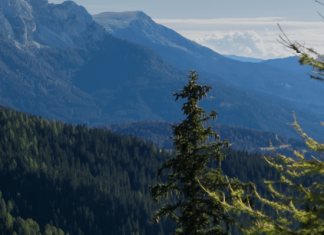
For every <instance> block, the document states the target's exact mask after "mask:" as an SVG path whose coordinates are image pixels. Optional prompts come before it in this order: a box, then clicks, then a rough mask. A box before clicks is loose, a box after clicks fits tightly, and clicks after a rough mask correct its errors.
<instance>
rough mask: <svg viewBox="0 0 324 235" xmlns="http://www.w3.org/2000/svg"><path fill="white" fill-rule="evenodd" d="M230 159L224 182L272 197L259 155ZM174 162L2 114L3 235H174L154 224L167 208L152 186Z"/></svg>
mask: <svg viewBox="0 0 324 235" xmlns="http://www.w3.org/2000/svg"><path fill="white" fill-rule="evenodd" d="M224 153H225V155H226V156H227V157H226V160H225V161H224V162H223V163H222V170H223V172H224V174H226V175H228V176H229V177H231V178H233V177H237V178H239V179H240V180H241V181H242V182H249V181H252V182H254V183H256V185H257V186H258V191H259V192H260V194H261V195H262V196H265V197H268V196H269V195H267V193H266V192H267V191H266V189H265V186H264V184H263V180H264V179H265V178H267V177H271V178H272V179H276V178H278V177H279V174H278V173H277V172H276V170H275V169H272V168H270V166H269V164H267V163H266V162H265V161H264V159H263V158H261V155H259V154H249V153H248V152H247V151H237V150H234V149H231V148H229V149H226V150H224ZM172 154H175V152H174V151H169V150H165V149H164V148H162V149H161V148H159V147H157V146H156V145H155V144H153V143H151V142H149V141H145V140H143V139H142V140H141V139H139V138H138V137H133V136H127V135H122V134H114V133H112V132H111V131H107V130H102V129H98V128H94V129H89V128H87V126H85V125H77V126H73V125H71V124H66V123H63V122H58V121H55V120H51V121H49V120H47V119H43V118H41V117H37V116H34V115H28V114H24V113H21V112H18V111H14V110H11V109H9V108H5V107H2V106H1V107H0V191H1V199H0V231H1V232H0V234H1V235H7V234H17V235H20V234H23V235H25V234H26V235H27V234H54V235H56V234H59V235H61V234H67V233H68V234H69V235H88V234H89V235H90V234H98V235H100V234H134V235H137V234H141V235H145V234H147V235H148V234H149V235H151V234H158V235H167V234H171V233H172V232H173V231H174V230H175V224H174V223H173V222H171V221H170V220H167V219H162V220H161V222H160V223H159V224H153V223H152V218H153V215H154V213H155V211H156V210H157V209H158V208H159V207H160V206H161V205H162V204H163V201H161V202H160V203H159V204H156V203H154V202H153V200H152V197H151V193H150V192H149V186H150V185H153V184H154V183H156V182H158V181H159V180H165V179H163V178H162V179H158V178H157V177H156V175H157V171H158V169H159V168H160V167H161V166H162V164H163V162H164V161H165V160H167V159H169V158H171V157H172ZM210 167H216V165H215V166H214V165H213V163H210ZM217 167H218V165H217ZM306 180H307V179H306ZM309 183H310V182H309ZM284 190H285V189H284V188H283V189H282V191H284ZM241 220H242V219H241ZM245 220H247V218H245ZM243 222H244V221H243V220H242V223H243ZM245 222H246V221H245ZM13 232H15V233H13ZM237 233H238V230H237V229H236V228H233V230H232V234H237Z"/></svg>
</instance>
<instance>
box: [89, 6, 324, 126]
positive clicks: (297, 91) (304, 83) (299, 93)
mask: <svg viewBox="0 0 324 235" xmlns="http://www.w3.org/2000/svg"><path fill="white" fill-rule="evenodd" d="M93 18H94V20H95V21H96V22H98V23H99V24H101V25H102V26H104V27H105V28H106V30H107V31H108V32H110V33H112V34H113V35H115V36H117V37H120V38H123V39H127V40H129V41H132V42H136V43H139V44H141V45H144V46H148V47H150V48H152V49H153V50H155V51H156V52H157V53H158V54H159V55H160V56H162V57H163V58H164V59H165V60H166V61H168V62H169V63H171V64H172V65H173V66H175V67H176V68H178V69H180V70H188V69H193V68H194V69H196V70H197V71H198V72H199V73H201V74H204V75H205V76H207V77H210V78H211V79H212V80H219V79H222V80H223V81H226V83H230V84H235V85H236V86H238V87H240V88H243V89H245V90H249V91H253V92H256V93H259V94H263V95H267V96H269V97H271V98H275V99H279V100H281V101H284V102H285V103H289V104H291V105H292V106H291V107H289V108H288V109H287V110H289V111H292V110H300V109H302V110H305V111H307V112H309V113H311V114H314V115H316V116H317V117H318V119H317V122H318V123H320V122H319V120H321V119H320V117H322V116H323V115H324V113H323V112H324V111H323V110H324V105H323V103H322V100H323V99H324V93H323V88H322V87H321V86H318V84H317V83H316V82H314V81H311V82H310V81H309V76H308V74H307V72H310V71H311V69H310V68H309V67H303V66H301V65H300V64H299V63H298V58H296V57H288V58H284V59H275V60H266V61H262V62H260V63H245V62H241V61H236V60H231V59H230V58H225V57H224V56H222V55H220V54H218V53H216V52H215V51H213V50H211V49H209V48H207V47H204V46H201V45H199V44H197V43H195V42H193V41H191V40H188V39H186V38H184V37H183V36H181V35H180V34H178V33H176V32H175V31H173V30H171V29H169V28H167V27H164V26H163V25H160V24H157V23H155V22H154V21H153V20H152V19H151V18H150V17H149V16H147V15H146V14H145V13H143V12H140V11H136V12H118V13H116V12H104V13H100V14H97V15H93ZM278 32H280V31H279V29H278ZM226 57H230V56H226ZM214 75H216V76H214ZM233 93H234V92H233ZM233 93H232V94H233ZM233 96H235V95H234V94H233ZM227 104H228V105H231V104H232V103H231V102H227ZM255 108H257V107H255ZM299 112H300V111H297V112H296V114H297V117H300V118H301V119H303V117H302V116H301V115H302V114H301V113H299ZM269 119H271V118H270V117H269ZM227 124H229V123H227ZM245 126H246V127H250V126H247V125H245ZM257 129H260V128H257ZM261 130H265V129H261ZM267 130H271V129H267ZM271 131H275V132H277V131H276V130H271Z"/></svg>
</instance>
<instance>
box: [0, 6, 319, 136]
mask: <svg viewBox="0 0 324 235" xmlns="http://www.w3.org/2000/svg"><path fill="white" fill-rule="evenodd" d="M135 29H136V28H135ZM190 43H191V42H190ZM190 45H191V44H190ZM196 46H197V47H201V46H199V45H196ZM201 48H203V47H201ZM204 50H206V56H207V55H208V53H210V52H209V51H210V50H207V49H206V48H205V49H204ZM212 55H213V56H214V57H215V58H217V60H214V61H217V64H218V63H219V65H222V63H223V62H221V61H226V63H232V62H233V60H230V59H227V58H225V57H223V56H221V55H218V54H217V53H214V52H213V54H212ZM184 57H188V58H191V60H192V61H200V60H201V61H203V58H205V57H201V58H200V59H199V60H197V58H196V57H190V56H188V55H187V54H186V56H184ZM206 58H209V57H208V56H207V57H206ZM183 59H184V58H183V57H179V56H178V55H175V58H174V60H176V61H180V62H181V61H182V60H183ZM183 61H186V60H183ZM233 63H234V62H233ZM242 64H244V63H242ZM217 66H218V65H217ZM217 66H216V67H217ZM207 67H209V65H208V64H207ZM212 67H215V64H213V65H212ZM218 67H219V66H218ZM233 67H237V65H236V64H233ZM179 68H180V67H179ZM179 68H176V67H175V64H173V65H171V64H170V63H169V62H167V61H166V60H165V59H164V58H163V57H161V56H160V55H159V54H158V53H156V52H155V51H153V50H152V49H150V48H148V47H145V46H143V45H139V44H136V43H133V42H130V41H126V40H123V39H120V38H117V37H115V36H113V35H112V34H110V33H109V32H107V31H106V30H105V29H104V27H103V26H101V25H99V24H98V23H96V22H95V21H93V19H92V16H91V15H90V14H89V13H88V12H87V11H86V10H85V9H84V8H83V7H82V6H78V5H77V4H75V3H74V2H72V1H65V2H63V3H62V4H49V3H48V2H47V1H46V0H27V1H23V0H13V1H12V0H11V1H9V0H4V1H1V4H0V104H2V105H5V106H8V107H12V108H15V109H18V110H21V111H24V112H28V113H30V112H31V113H34V114H37V115H42V116H43V117H44V118H50V119H53V118H55V119H56V120H61V121H65V122H68V123H73V124H83V123H86V124H87V125H88V126H97V125H104V124H108V123H115V122H133V121H139V120H164V121H168V122H171V121H178V120H179V119H180V118H181V117H182V113H181V112H180V107H181V104H180V103H175V102H174V100H173V97H172V94H171V92H175V91H177V90H178V88H180V87H182V86H183V84H184V83H186V81H187V78H186V77H187V73H188V72H184V71H182V70H181V69H186V70H187V69H189V68H190V69H194V68H196V69H198V67H197V66H195V64H192V63H191V64H190V63H188V67H186V68H180V69H179ZM246 68H247V70H249V73H250V74H251V79H252V77H253V76H254V75H253V74H254V73H257V71H259V70H255V71H254V67H253V69H252V70H251V69H249V68H248V67H246ZM199 69H200V68H199ZM271 69H272V70H273V67H271ZM230 70H231V71H233V69H230ZM272 70H271V71H272ZM219 71H220V74H219V75H212V76H210V77H211V78H213V79H214V80H208V76H209V75H207V74H206V75H202V76H201V81H202V83H204V84H210V85H212V86H213V88H214V89H213V90H212V91H211V93H210V96H209V98H208V99H206V100H205V101H204V102H202V107H204V108H206V109H207V110H211V109H216V110H217V111H218V112H219V113H220V114H221V115H219V117H218V118H219V119H218V121H219V123H223V124H228V125H232V126H245V127H249V128H255V129H259V130H268V131H269V130H271V131H274V132H276V133H279V134H285V135H287V136H294V135H295V132H294V130H292V129H291V128H290V127H287V126H286V123H291V122H292V121H293V118H292V110H295V111H296V113H297V117H298V118H300V120H299V122H300V124H302V127H303V128H304V129H305V130H307V133H309V134H310V135H311V136H313V137H318V138H321V135H319V134H318V133H317V129H318V123H319V122H318V118H317V117H316V114H314V115H313V114H311V113H309V112H308V111H303V110H300V109H298V107H295V106H294V105H291V104H289V103H287V102H283V101H280V100H278V99H275V98H272V97H270V96H268V95H265V94H261V93H258V92H256V91H249V90H247V89H246V88H241V87H239V86H235V85H233V84H231V83H228V82H227V81H222V78H221V76H223V75H222V73H221V70H219ZM267 71H268V72H269V70H263V73H262V74H263V75H264V74H272V75H273V76H274V77H275V76H277V75H278V74H277V73H275V72H273V73H272V72H271V73H268V72H267ZM273 71H275V70H273ZM198 72H202V73H205V72H203V70H202V71H198ZM267 76H270V75H267ZM223 77H224V76H223ZM234 77H235V76H234ZM268 80H269V83H270V81H271V79H270V78H269V79H268ZM296 80H297V79H296ZM249 81H250V80H246V84H247V86H249ZM258 81H259V80H258ZM271 82H272V81H271ZM251 83H253V84H254V82H251ZM273 83H275V82H273ZM314 94H316V90H314ZM306 120H307V121H306Z"/></svg>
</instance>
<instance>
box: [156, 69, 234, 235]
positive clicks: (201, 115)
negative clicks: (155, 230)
mask: <svg viewBox="0 0 324 235" xmlns="http://www.w3.org/2000/svg"><path fill="white" fill-rule="evenodd" d="M195 72H196V71H194V70H191V71H190V75H188V77H189V78H190V81H189V83H188V85H185V86H184V89H183V90H179V92H178V93H173V95H174V96H175V97H176V100H178V99H179V98H182V99H187V102H186V103H184V105H183V107H182V110H183V112H184V115H185V116H186V119H185V120H182V121H181V122H180V123H179V124H178V125H171V127H172V129H173V134H174V137H172V140H173V146H174V147H175V149H176V151H177V154H176V156H175V157H174V158H171V159H169V160H168V161H166V162H165V163H164V165H163V166H162V168H161V169H160V170H159V171H158V177H161V176H162V173H163V171H164V170H166V169H169V170H168V173H169V174H168V176H167V177H168V183H166V184H164V183H157V184H155V185H154V186H153V187H151V188H150V189H151V190H152V196H153V199H154V200H155V201H156V202H159V199H160V198H164V199H169V196H171V195H173V196H174V197H173V199H175V200H172V202H174V201H176V202H175V203H171V202H170V201H169V203H168V204H165V205H164V206H163V207H162V208H161V209H160V210H159V211H158V212H157V213H156V215H155V216H154V219H153V221H154V222H155V223H158V221H159V219H160V217H161V216H168V217H169V218H170V219H172V220H174V221H175V222H176V223H177V226H178V229H177V230H176V232H175V234H177V235H180V234H181V235H182V234H186V235H190V234H192V235H198V234H199V235H202V234H227V233H226V232H225V231H224V230H223V228H222V227H221V224H223V225H228V224H230V223H231V222H232V220H231V219H230V218H229V217H228V216H227V215H226V214H225V213H224V208H223V207H222V205H221V204H220V203H217V202H215V200H213V199H212V198H210V197H208V196H207V193H206V192H205V191H204V190H203V189H202V188H201V187H200V185H199V183H198V180H199V181H200V183H201V184H202V185H203V186H204V188H206V189H209V190H210V191H213V192H219V193H220V194H221V193H222V191H223V190H224V189H225V188H226V187H227V186H228V183H226V182H225V181H224V175H223V174H222V170H221V168H220V163H221V161H222V160H223V159H224V156H223V155H222V153H221V152H220V149H221V148H222V147H228V142H227V141H226V140H225V141H217V142H211V143H207V140H208V139H209V138H210V137H212V138H215V140H219V135H218V134H217V133H216V132H214V131H213V130H212V128H211V127H208V128H205V127H204V123H205V122H206V121H208V120H209V119H211V118H213V119H214V120H216V115H217V112H216V111H215V110H212V111H211V112H210V113H209V114H206V111H205V110H204V109H202V108H200V107H198V103H199V101H200V100H201V99H203V98H204V97H207V93H208V92H209V90H210V89H211V88H212V87H211V86H202V85H199V84H198V83H197V80H198V75H197V74H195ZM210 160H215V161H216V162H218V163H219V168H218V169H211V168H208V167H207V163H208V162H209V161H210ZM235 182H236V181H235ZM235 182H232V184H235ZM236 183H237V182H236Z"/></svg>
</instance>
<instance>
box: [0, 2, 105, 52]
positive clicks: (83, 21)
mask: <svg viewBox="0 0 324 235" xmlns="http://www.w3.org/2000/svg"><path fill="white" fill-rule="evenodd" d="M0 32H1V33H3V34H4V35H6V36H7V38H8V39H9V40H13V41H14V42H15V44H16V45H17V46H18V47H19V48H21V49H23V48H29V47H30V46H33V47H35V46H36V47H37V48H40V47H42V46H51V47H57V48H61V47H76V48H78V47H84V46H85V45H86V44H87V42H89V41H97V40H102V39H103V36H104V34H105V33H106V32H105V29H104V28H103V27H102V26H100V25H99V24H97V23H96V22H94V21H93V20H92V16H91V15H90V14H89V13H88V12H87V10H86V9H85V8H84V7H82V6H79V5H77V4H76V3H75V2H73V1H65V2H63V3H61V4H50V3H48V1H47V0H1V1H0Z"/></svg>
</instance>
